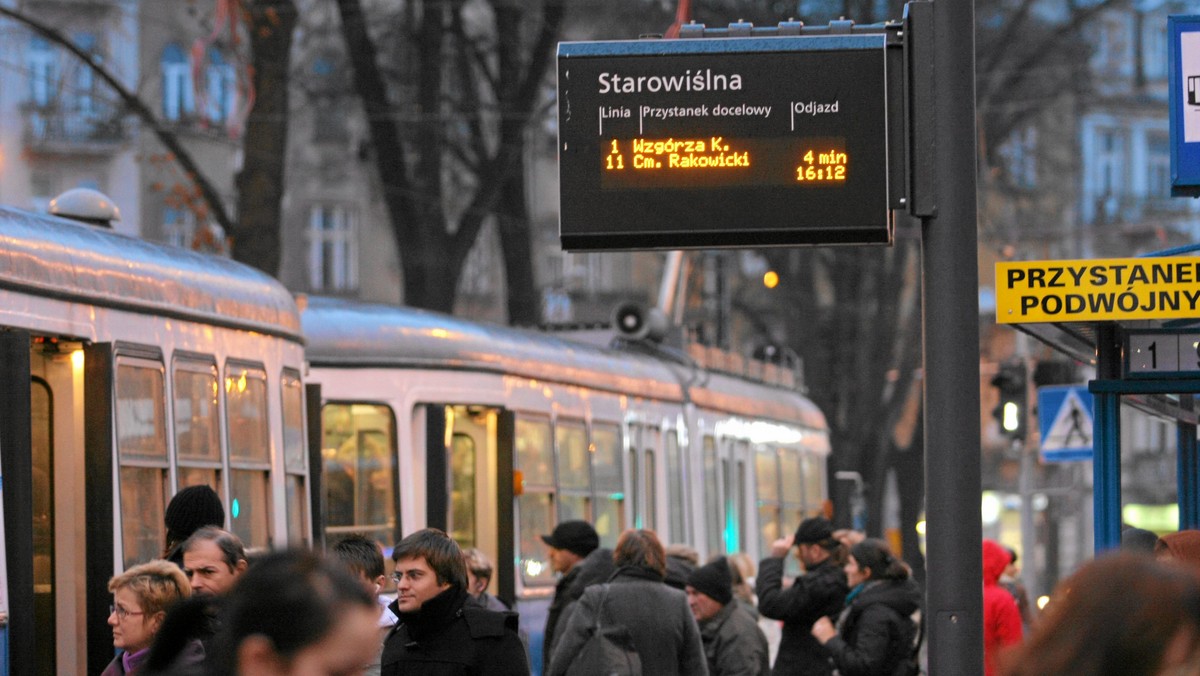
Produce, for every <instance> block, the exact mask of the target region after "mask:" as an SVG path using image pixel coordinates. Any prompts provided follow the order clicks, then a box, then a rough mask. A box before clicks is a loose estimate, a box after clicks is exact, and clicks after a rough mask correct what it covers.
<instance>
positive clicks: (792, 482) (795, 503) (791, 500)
mask: <svg viewBox="0 0 1200 676" xmlns="http://www.w3.org/2000/svg"><path fill="white" fill-rule="evenodd" d="M779 465H780V470H781V471H780V476H781V478H782V480H783V505H782V507H783V510H782V519H783V528H784V531H785V532H786V531H787V529H788V528H791V527H795V526H797V525H799V523H800V521H802V520H803V519H804V516H805V511H804V473H803V471H802V470H801V465H800V452H799V451H797V450H796V449H794V448H784V449H780V451H779Z"/></svg>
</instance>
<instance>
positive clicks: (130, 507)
mask: <svg viewBox="0 0 1200 676" xmlns="http://www.w3.org/2000/svg"><path fill="white" fill-rule="evenodd" d="M163 381H164V376H163V367H162V365H161V364H159V363H157V362H150V361H145V360H140V359H127V358H121V357H118V360H117V373H116V411H117V420H116V432H117V454H118V458H119V460H120V465H121V468H120V472H119V475H118V479H119V481H120V501H121V503H120V510H121V544H122V550H123V552H124V557H123V560H124V562H125V566H126V567H129V566H132V565H135V564H137V563H139V562H142V561H147V560H150V559H153V558H157V557H159V556H161V555H162V547H163V542H164V541H165V539H166V533H165V532H164V529H165V526H164V525H163V514H164V512H165V510H166V496H167V426H166V392H165V390H164V382H163Z"/></svg>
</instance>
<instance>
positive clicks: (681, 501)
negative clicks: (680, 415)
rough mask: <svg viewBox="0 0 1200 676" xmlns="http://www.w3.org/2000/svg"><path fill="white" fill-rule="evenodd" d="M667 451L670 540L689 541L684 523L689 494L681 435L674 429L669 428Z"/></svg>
mask: <svg viewBox="0 0 1200 676" xmlns="http://www.w3.org/2000/svg"><path fill="white" fill-rule="evenodd" d="M665 441H666V453H667V467H666V472H667V508H668V519H669V521H670V528H671V532H670V534H669V535H670V541H671V542H688V541H689V538H688V537H687V531H686V528H687V527H686V526H685V525H684V518H683V512H684V509H685V505H687V504H688V501H687V496H686V495H684V488H683V487H684V482H683V467H682V460H683V458H682V457H680V455H681V454H680V452H679V437H678V436H676V434H675V431H674V430H669V431H668V432H667V436H666V440H665Z"/></svg>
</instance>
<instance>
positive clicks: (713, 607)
mask: <svg viewBox="0 0 1200 676" xmlns="http://www.w3.org/2000/svg"><path fill="white" fill-rule="evenodd" d="M687 595H688V605H689V606H690V607H691V609H692V615H694V616H695V618H696V622H698V623H699V624H700V640H701V642H703V643H704V657H705V658H706V659H707V660H708V674H709V676H767V674H769V673H770V672H771V662H770V659H771V658H770V649H769V648H768V647H767V637H766V636H764V635H763V632H762V629H759V628H758V623H757V622H755V621H754V618H752V617H751V616H750V613H747V612H743V611H742V610H741V609H740V608H738V603H739V602H738V601H737V600H736V599H734V598H733V573H732V571H731V570H730V568H729V562H728V561H726V559H725V557H723V556H722V557H720V558H717V559H714V560H713V561H710V562H709V563H706V564H704V565H703V566H700V567H699V568H697V569H696V570H694V571H692V574H691V575H689V576H688V580H687Z"/></svg>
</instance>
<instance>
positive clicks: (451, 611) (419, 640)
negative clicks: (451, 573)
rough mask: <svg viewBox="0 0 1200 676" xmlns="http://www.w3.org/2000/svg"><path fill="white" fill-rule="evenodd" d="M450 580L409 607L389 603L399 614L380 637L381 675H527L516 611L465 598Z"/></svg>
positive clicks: (527, 666) (527, 665) (393, 610)
mask: <svg viewBox="0 0 1200 676" xmlns="http://www.w3.org/2000/svg"><path fill="white" fill-rule="evenodd" d="M469 598H470V596H469V595H468V594H467V592H466V591H465V590H463V589H462V588H460V587H457V586H452V587H450V588H449V589H447V590H446V591H444V592H442V593H441V594H438V595H437V596H435V597H433V598H432V599H429V600H428V601H426V602H425V603H424V604H422V605H421V607H420V609H418V610H417V611H416V612H412V613H401V612H400V608H399V606H398V605H397V604H396V603H395V602H393V603H392V605H391V606H389V607H390V608H391V610H392V612H393V613H395V614H396V616H397V617H399V618H400V619H399V620H398V621H397V622H396V626H395V627H393V628H392V631H391V632H390V633H388V635H387V638H386V639H384V642H383V654H382V655H381V656H380V659H379V663H380V674H381V675H382V676H402V675H406V674H421V675H422V676H529V662H528V661H527V660H526V658H525V647H524V646H523V645H521V639H520V638H518V637H517V615H516V613H498V612H495V611H492V610H488V609H486V608H483V607H481V606H479V605H478V604H476V603H474V602H468V599H469Z"/></svg>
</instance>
